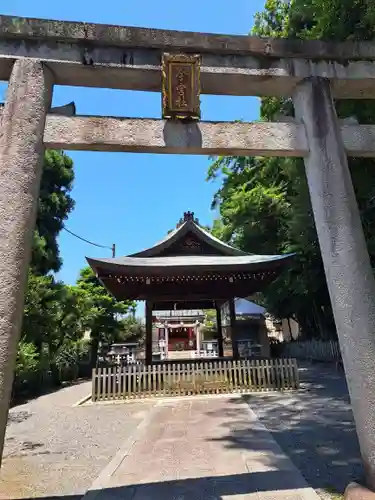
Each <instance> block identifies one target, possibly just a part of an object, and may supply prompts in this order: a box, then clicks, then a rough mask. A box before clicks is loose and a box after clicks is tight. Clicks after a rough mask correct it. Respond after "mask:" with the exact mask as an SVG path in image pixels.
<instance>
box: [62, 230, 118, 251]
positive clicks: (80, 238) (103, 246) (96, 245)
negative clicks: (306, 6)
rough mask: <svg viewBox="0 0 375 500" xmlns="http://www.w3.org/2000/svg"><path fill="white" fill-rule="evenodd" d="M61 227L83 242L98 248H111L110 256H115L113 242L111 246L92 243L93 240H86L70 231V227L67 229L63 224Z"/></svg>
mask: <svg viewBox="0 0 375 500" xmlns="http://www.w3.org/2000/svg"><path fill="white" fill-rule="evenodd" d="M63 229H65V231H66V232H67V233H69V234H71V235H72V236H74V237H75V238H78V239H79V240H81V241H84V242H85V243H88V244H89V245H92V246H94V247H98V248H106V249H108V250H112V256H113V257H114V256H115V249H116V246H115V244H113V245H112V246H111V247H109V246H106V245H99V243H94V242H92V241H90V240H86V238H82V236H79V235H78V234H76V233H73V231H70V229H68V228H67V227H66V226H63Z"/></svg>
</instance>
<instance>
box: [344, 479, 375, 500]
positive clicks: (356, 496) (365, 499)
mask: <svg viewBox="0 0 375 500" xmlns="http://www.w3.org/2000/svg"><path fill="white" fill-rule="evenodd" d="M374 499H375V493H374V492H373V491H371V490H369V489H367V488H365V487H364V486H361V485H360V484H357V483H350V484H349V485H348V487H347V488H346V490H345V494H344V500H374Z"/></svg>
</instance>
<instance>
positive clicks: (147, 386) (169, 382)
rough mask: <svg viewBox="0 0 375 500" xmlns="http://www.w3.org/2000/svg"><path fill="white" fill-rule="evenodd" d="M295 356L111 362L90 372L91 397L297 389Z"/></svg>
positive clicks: (93, 398)
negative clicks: (165, 362) (107, 365)
mask: <svg viewBox="0 0 375 500" xmlns="http://www.w3.org/2000/svg"><path fill="white" fill-rule="evenodd" d="M298 387H299V380H298V367H297V362H296V360H295V359H290V358H288V359H259V360H255V359H247V360H240V361H233V360H230V361H225V360H214V361H202V362H199V363H194V364H188V363H169V364H158V365H152V366H145V365H134V366H120V367H117V366H111V367H104V368H97V369H94V370H93V373H92V400H93V401H105V400H114V399H133V398H148V397H167V396H192V395H198V394H230V393H242V392H252V391H280V390H289V389H298Z"/></svg>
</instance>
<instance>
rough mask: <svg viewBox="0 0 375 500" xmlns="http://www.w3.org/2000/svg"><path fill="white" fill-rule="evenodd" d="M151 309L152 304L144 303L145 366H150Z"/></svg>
mask: <svg viewBox="0 0 375 500" xmlns="http://www.w3.org/2000/svg"><path fill="white" fill-rule="evenodd" d="M152 307H153V303H152V302H150V301H146V314H145V316H146V345H145V347H146V353H145V354H146V355H145V361H146V365H151V364H152Z"/></svg>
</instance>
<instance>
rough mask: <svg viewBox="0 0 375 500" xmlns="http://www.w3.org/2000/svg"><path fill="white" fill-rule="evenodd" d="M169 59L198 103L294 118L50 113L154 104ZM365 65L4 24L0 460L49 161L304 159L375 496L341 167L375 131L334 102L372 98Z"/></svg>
mask: <svg viewBox="0 0 375 500" xmlns="http://www.w3.org/2000/svg"><path fill="white" fill-rule="evenodd" d="M166 52H168V53H171V54H176V53H181V52H182V53H183V52H185V53H188V54H185V56H184V57H188V58H189V57H190V58H191V59H192V54H194V55H195V57H196V60H198V59H199V61H200V62H199V64H200V86H201V91H202V92H203V93H205V94H222V95H224V94H225V95H243V96H245V95H249V96H251V95H253V96H292V97H293V101H294V106H295V114H296V119H295V120H294V121H290V122H288V123H232V122H231V123H225V122H215V123H213V122H204V121H202V122H200V121H199V120H191V119H190V120H185V121H184V120H175V119H172V120H170V119H168V120H163V119H160V120H154V119H128V118H109V117H90V116H63V115H60V116H57V115H56V114H50V113H49V109H50V104H51V96H52V90H53V85H54V84H59V85H79V86H86V87H106V88H116V89H128V90H129V89H130V90H144V91H152V92H160V90H161V87H162V81H163V71H162V59H163V57H164V56H163V54H164V53H166ZM374 61H375V44H373V43H354V42H353V43H351V42H347V43H342V44H331V43H329V44H327V43H322V42H319V41H316V42H314V41H301V40H285V39H275V40H272V39H266V38H256V37H248V36H227V35H210V34H201V33H186V32H177V31H176V32H175V31H164V30H153V29H142V28H129V27H118V26H105V25H96V24H86V23H72V22H58V21H45V20H38V19H23V18H13V17H7V16H0V79H4V80H9V88H8V93H7V99H6V103H5V106H4V108H3V111H2V116H1V126H0V284H1V286H0V451H1V450H2V448H3V442H4V432H5V426H6V419H7V414H8V405H9V398H10V391H11V386H12V380H13V370H14V365H15V358H16V348H17V341H18V338H19V333H20V326H21V319H22V310H23V302H24V290H25V284H26V275H27V268H28V264H29V259H30V252H31V239H32V231H33V228H34V223H35V214H36V205H37V199H38V190H39V182H40V177H41V166H42V157H43V152H44V148H46V147H47V148H64V149H65V150H91V151H92V150H94V151H128V152H130V151H131V152H142V153H174V154H176V153H177V154H203V155H207V154H210V155H211V154H212V155H264V156H302V157H304V160H305V166H306V173H307V180H308V185H309V189H310V195H311V201H312V207H313V212H314V217H315V222H316V227H317V231H318V237H319V242H320V247H321V252H322V257H323V262H324V267H325V272H326V277H327V282H328V288H329V292H330V296H331V301H332V307H333V312H334V317H335V321H336V326H337V331H338V335H339V340H340V346H341V351H342V355H343V360H344V367H345V372H346V376H347V380H348V385H349V390H350V396H351V401H352V406H353V412H354V417H355V422H356V427H357V433H358V437H359V442H360V447H361V453H362V458H363V462H364V466H365V471H366V477H367V483H368V485H369V486H370V487H371V488H372V489H373V490H375V389H374V388H375V281H374V277H373V273H372V268H371V265H370V260H369V256H368V252H367V248H366V242H365V238H364V235H363V230H362V226H361V220H360V216H359V212H358V207H357V203H356V199H355V195H354V190H353V186H352V181H351V176H350V172H349V169H348V163H347V155H349V156H367V157H375V125H358V124H348V123H345V122H339V121H338V120H337V116H336V112H335V107H334V103H333V99H334V98H341V99H344V98H354V99H361V98H374V96H375V62H374ZM196 76H197V80H196V83H197V82H198V83H197V84H199V78H198V77H199V74H198V73H196ZM181 78H182V77H181ZM196 90H197V89H196ZM180 97H181V95H180ZM182 97H184V96H182ZM182 100H183V99H182ZM195 105H196V102H195ZM195 111H196V110H195ZM164 116H165V115H164ZM185 118H186V117H185ZM190 118H192V116H191V117H190ZM194 118H197V116H195V117H194Z"/></svg>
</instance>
